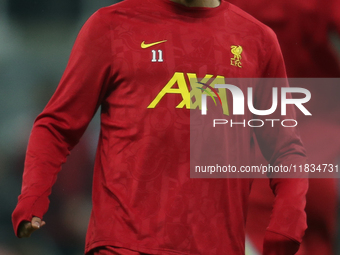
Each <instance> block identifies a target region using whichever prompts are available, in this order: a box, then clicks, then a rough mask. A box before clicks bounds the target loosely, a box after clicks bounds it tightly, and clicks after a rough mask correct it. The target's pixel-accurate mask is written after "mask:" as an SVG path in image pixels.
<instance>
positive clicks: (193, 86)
mask: <svg viewBox="0 0 340 255" xmlns="http://www.w3.org/2000/svg"><path fill="white" fill-rule="evenodd" d="M186 78H187V79H186ZM187 80H188V81H189V84H188V83H187ZM211 80H212V81H211ZM209 81H211V82H209ZM207 84H209V85H207ZM216 84H225V77H224V76H220V75H217V76H216V77H214V75H211V74H207V75H205V77H204V78H203V79H200V80H198V78H197V75H196V74H195V73H187V74H184V73H181V72H176V73H175V74H174V75H173V76H172V78H171V79H170V81H169V82H168V83H167V84H166V85H165V86H164V88H163V89H162V90H161V91H160V92H159V93H158V95H157V96H156V97H155V99H154V100H153V101H152V102H151V103H150V105H149V106H148V107H147V108H155V107H156V106H157V105H158V103H159V102H160V101H161V100H162V98H163V97H166V96H169V94H178V96H181V97H182V101H181V102H180V103H179V104H178V105H177V106H176V108H184V107H185V108H186V109H197V108H199V109H200V110H201V108H202V94H208V95H209V96H211V97H212V98H213V99H214V97H216V98H217V99H218V101H220V103H221V105H222V110H223V114H225V115H229V107H228V101H227V92H226V90H225V89H214V87H215V85H216ZM189 88H190V91H189ZM209 91H210V92H209ZM214 102H215V100H214ZM215 104H216V102H215Z"/></svg>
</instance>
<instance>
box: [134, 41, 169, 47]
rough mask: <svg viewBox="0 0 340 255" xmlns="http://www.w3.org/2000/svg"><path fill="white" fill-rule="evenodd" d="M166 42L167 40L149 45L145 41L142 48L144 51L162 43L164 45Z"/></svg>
mask: <svg viewBox="0 0 340 255" xmlns="http://www.w3.org/2000/svg"><path fill="white" fill-rule="evenodd" d="M166 41H167V40H164V41H159V42H154V43H148V44H146V43H145V41H143V42H142V43H141V45H140V47H141V48H142V49H146V48H149V47H151V46H154V45H157V44H160V43H164V42H166Z"/></svg>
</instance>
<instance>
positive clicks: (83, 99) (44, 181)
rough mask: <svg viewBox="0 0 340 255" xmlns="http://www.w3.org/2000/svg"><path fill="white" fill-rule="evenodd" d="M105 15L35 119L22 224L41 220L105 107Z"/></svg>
mask: <svg viewBox="0 0 340 255" xmlns="http://www.w3.org/2000/svg"><path fill="white" fill-rule="evenodd" d="M100 15H101V13H100V10H99V11H98V12H96V13H95V14H94V15H92V16H91V18H90V19H89V20H88V21H87V22H86V23H85V25H84V26H83V28H82V29H81V31H80V33H79V35H78V37H77V39H76V42H75V44H74V47H73V49H72V52H71V55H70V59H69V62H68V65H67V67H66V70H65V72H64V74H63V76H62V79H61V81H60V83H59V86H58V88H57V90H56V92H55V94H54V95H53V97H52V98H51V100H50V101H49V103H48V104H47V106H46V107H45V109H44V110H43V112H42V113H41V114H40V115H39V116H38V117H37V119H36V120H35V123H34V126H33V129H32V132H31V135H30V139H29V144H28V148H27V153H26V160H25V169H24V174H23V183H22V190H21V195H20V196H19V198H18V204H17V206H16V208H15V210H14V212H13V214H12V221H13V227H14V231H15V233H16V234H18V233H17V230H18V226H19V224H20V222H22V221H24V220H26V221H31V218H32V216H37V217H40V218H42V217H43V215H44V214H45V213H46V211H47V210H48V205H49V199H48V196H49V195H50V193H51V188H52V186H53V184H54V182H55V181H56V178H57V173H58V172H59V170H60V169H61V165H62V164H63V163H64V162H65V161H66V157H67V155H68V154H69V153H70V150H71V149H72V148H73V147H74V146H75V145H76V144H77V142H78V141H79V139H80V137H81V136H82V134H83V133H84V131H85V129H86V127H87V125H88V124H89V122H90V120H91V119H92V117H93V115H94V114H95V112H96V111H97V109H98V107H99V106H100V104H101V103H102V101H103V99H104V98H105V95H106V93H107V91H108V89H109V85H110V79H111V69H112V67H111V62H112V54H111V38H110V26H109V24H105V22H104V21H103V20H102V18H101V16H100Z"/></svg>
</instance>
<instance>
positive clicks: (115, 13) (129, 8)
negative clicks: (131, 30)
mask: <svg viewBox="0 0 340 255" xmlns="http://www.w3.org/2000/svg"><path fill="white" fill-rule="evenodd" d="M148 8H150V5H149V4H147V3H145V1H140V0H124V1H121V2H118V3H115V4H113V5H110V6H107V7H103V8H100V9H99V10H98V11H96V12H95V13H94V14H93V15H95V16H98V17H100V18H102V19H112V18H115V17H118V19H119V16H126V15H128V16H131V15H134V14H135V13H137V12H140V11H143V10H147V9H148Z"/></svg>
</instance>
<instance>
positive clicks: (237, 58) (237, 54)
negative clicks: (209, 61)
mask: <svg viewBox="0 0 340 255" xmlns="http://www.w3.org/2000/svg"><path fill="white" fill-rule="evenodd" d="M242 52H243V48H242V46H240V45H239V46H236V45H232V46H231V53H232V54H233V55H234V57H232V58H231V59H230V64H231V65H232V66H237V67H239V68H242V63H241V59H242V56H241V54H242Z"/></svg>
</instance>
